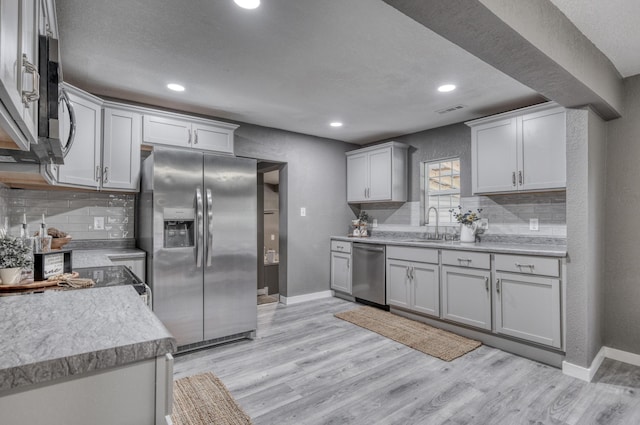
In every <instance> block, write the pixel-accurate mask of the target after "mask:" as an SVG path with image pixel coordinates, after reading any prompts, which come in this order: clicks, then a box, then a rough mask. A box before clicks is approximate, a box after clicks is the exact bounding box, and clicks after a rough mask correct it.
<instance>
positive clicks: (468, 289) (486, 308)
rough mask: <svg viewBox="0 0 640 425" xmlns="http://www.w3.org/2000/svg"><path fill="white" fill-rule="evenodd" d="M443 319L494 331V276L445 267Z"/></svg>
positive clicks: (473, 270)
mask: <svg viewBox="0 0 640 425" xmlns="http://www.w3.org/2000/svg"><path fill="white" fill-rule="evenodd" d="M442 278H443V279H442V318H443V319H447V320H451V321H452V322H458V323H463V324H465V325H469V326H475V327H477V328H482V329H489V330H490V329H491V289H490V287H491V285H490V278H491V273H490V272H489V271H485V270H475V269H466V268H461V267H449V266H443V267H442Z"/></svg>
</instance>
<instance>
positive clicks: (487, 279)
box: [484, 277, 489, 292]
mask: <svg viewBox="0 0 640 425" xmlns="http://www.w3.org/2000/svg"><path fill="white" fill-rule="evenodd" d="M484 288H485V289H486V290H487V292H489V278H488V277H485V278H484Z"/></svg>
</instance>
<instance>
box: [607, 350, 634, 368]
mask: <svg viewBox="0 0 640 425" xmlns="http://www.w3.org/2000/svg"><path fill="white" fill-rule="evenodd" d="M604 356H605V357H606V358H608V359H611V360H617V361H619V362H623V363H629V364H631V365H634V366H640V355H638V354H633V353H629V352H628V351H622V350H617V349H615V348H609V347H604Z"/></svg>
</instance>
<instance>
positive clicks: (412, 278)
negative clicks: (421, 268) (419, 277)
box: [411, 266, 416, 280]
mask: <svg viewBox="0 0 640 425" xmlns="http://www.w3.org/2000/svg"><path fill="white" fill-rule="evenodd" d="M415 278H416V269H415V268H413V266H411V280H414V279H415Z"/></svg>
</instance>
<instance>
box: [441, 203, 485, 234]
mask: <svg viewBox="0 0 640 425" xmlns="http://www.w3.org/2000/svg"><path fill="white" fill-rule="evenodd" d="M476 211H477V213H475V212H472V211H471V210H468V211H467V212H465V213H463V212H462V207H461V206H460V205H458V211H456V210H455V208H451V209H450V210H449V212H451V213H453V217H454V218H455V219H456V221H457V222H458V223H460V242H463V243H475V241H476V230H478V223H477V221H478V220H480V213H481V212H482V208H478V209H477V210H476Z"/></svg>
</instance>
